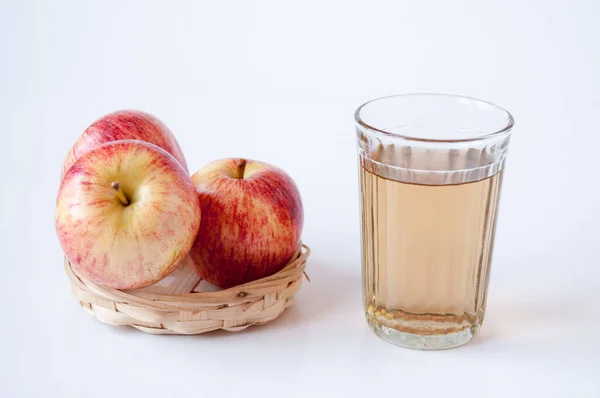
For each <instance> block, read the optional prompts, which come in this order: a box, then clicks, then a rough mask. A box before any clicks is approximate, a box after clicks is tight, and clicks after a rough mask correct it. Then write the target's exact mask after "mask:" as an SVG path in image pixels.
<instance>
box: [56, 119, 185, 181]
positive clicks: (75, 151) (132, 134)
mask: <svg viewBox="0 0 600 398" xmlns="http://www.w3.org/2000/svg"><path fill="white" fill-rule="evenodd" d="M118 140H140V141H145V142H149V143H151V144H154V145H156V146H158V147H160V148H162V149H164V150H165V151H167V152H168V153H170V154H171V155H172V156H173V157H174V158H175V159H177V161H179V163H181V165H182V166H183V168H184V169H185V171H188V168H187V163H186V161H185V158H184V156H183V152H181V148H180V147H179V144H178V143H177V140H176V139H175V136H174V135H173V133H172V132H171V130H169V128H168V127H167V126H166V125H165V124H164V123H162V122H161V121H160V120H159V119H157V118H156V117H154V116H152V115H150V114H148V113H146V112H142V111H137V110H121V111H117V112H113V113H110V114H108V115H105V116H103V117H101V118H100V119H98V120H96V121H95V122H94V123H92V124H91V125H90V126H89V127H88V128H87V129H86V130H85V131H84V132H83V134H81V136H80V137H79V138H78V139H77V141H76V142H75V144H74V145H73V147H72V148H71V150H70V151H69V153H68V154H67V157H66V159H65V161H64V163H63V168H62V174H61V178H62V177H64V175H65V174H66V173H67V171H68V170H69V169H70V168H71V166H73V164H74V163H75V162H76V161H77V159H79V158H80V157H81V156H83V155H84V154H85V153H87V152H89V151H91V150H93V149H95V148H98V147H99V146H101V145H102V144H105V143H107V142H111V141H118Z"/></svg>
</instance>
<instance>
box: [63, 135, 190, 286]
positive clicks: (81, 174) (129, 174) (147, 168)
mask: <svg viewBox="0 0 600 398" xmlns="http://www.w3.org/2000/svg"><path fill="white" fill-rule="evenodd" d="M115 181H118V182H119V189H120V190H121V191H122V192H123V194H124V195H125V196H126V197H127V199H128V200H129V202H130V203H129V204H128V205H127V206H126V205H125V204H124V203H123V202H122V201H121V199H119V197H118V196H117V191H116V190H115V189H113V188H111V183H112V182H115ZM55 221H56V231H57V234H58V238H59V241H60V244H61V246H62V248H63V250H64V252H65V255H66V256H67V258H68V259H69V260H70V261H71V264H72V266H73V268H74V269H75V270H76V271H77V272H78V273H79V274H81V275H82V276H83V277H85V278H87V279H89V280H91V281H93V282H95V283H97V284H98V285H101V286H104V287H108V288H114V289H136V288H141V287H145V286H149V285H151V284H153V283H155V282H157V281H159V280H161V279H162V278H164V277H165V276H166V275H168V274H169V273H171V272H172V271H174V270H175V268H176V267H177V265H179V263H180V262H181V261H182V260H183V259H184V258H185V256H186V255H187V254H188V252H189V250H190V248H191V246H192V244H193V242H194V238H195V237H196V233H197V232H198V227H199V225H200V204H199V203H198V195H197V194H196V192H195V190H194V187H193V185H192V183H191V180H190V177H189V174H188V173H187V172H186V171H185V170H184V168H183V166H181V164H180V163H179V162H178V161H177V160H175V158H173V157H172V156H171V155H169V154H168V153H167V152H166V151H164V150H163V149H161V148H159V147H157V146H156V145H153V144H150V143H146V142H142V141H137V140H124V141H113V142H109V143H106V144H104V145H102V146H100V147H98V148H96V149H94V150H92V151H90V152H87V153H86V154H84V155H83V156H81V157H80V158H79V159H78V160H77V161H76V162H75V164H74V165H73V166H72V167H71V168H70V169H69V171H68V172H67V173H66V175H65V177H64V179H63V181H62V183H61V186H60V190H59V193H58V198H57V201H56V212H55Z"/></svg>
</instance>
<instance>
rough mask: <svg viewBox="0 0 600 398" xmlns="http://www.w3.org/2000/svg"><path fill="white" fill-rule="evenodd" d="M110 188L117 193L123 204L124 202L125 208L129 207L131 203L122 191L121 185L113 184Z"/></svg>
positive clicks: (117, 182) (114, 182)
mask: <svg viewBox="0 0 600 398" xmlns="http://www.w3.org/2000/svg"><path fill="white" fill-rule="evenodd" d="M110 186H111V187H112V189H114V190H115V191H116V192H117V197H118V198H119V199H121V202H123V204H124V205H125V206H128V205H129V201H128V200H127V196H125V194H124V193H123V190H121V185H120V184H119V181H113V182H111V183H110Z"/></svg>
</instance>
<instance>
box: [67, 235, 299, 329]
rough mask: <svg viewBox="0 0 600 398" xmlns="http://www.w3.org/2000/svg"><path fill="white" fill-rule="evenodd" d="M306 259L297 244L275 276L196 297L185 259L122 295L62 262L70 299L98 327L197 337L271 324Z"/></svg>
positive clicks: (195, 281) (196, 281) (289, 299)
mask: <svg viewBox="0 0 600 398" xmlns="http://www.w3.org/2000/svg"><path fill="white" fill-rule="evenodd" d="M309 255H310V249H309V248H308V246H306V245H304V244H302V245H301V246H300V247H299V248H298V250H297V251H296V253H295V254H294V256H293V257H292V260H290V262H289V263H288V264H287V265H286V266H285V267H284V268H283V269H282V270H281V271H279V272H277V273H276V274H274V275H271V276H268V277H266V278H262V279H259V280H256V281H253V282H249V283H245V284H243V285H239V286H235V287H232V288H229V289H225V290H220V291H217V292H214V291H213V292H202V291H200V292H199V291H198V290H200V289H199V285H201V283H200V282H201V278H200V277H199V276H198V275H197V274H196V272H195V270H194V265H193V264H192V262H191V260H190V258H189V257H188V258H186V260H185V261H184V262H183V263H182V264H181V265H180V266H179V268H178V269H177V270H176V271H175V272H173V273H172V274H171V275H169V276H168V277H167V278H165V279H164V280H162V281H161V282H159V283H157V284H155V285H152V286H149V287H147V288H144V289H138V290H128V291H124V290H115V289H108V288H104V287H101V286H99V285H97V284H95V283H93V282H91V281H89V280H86V279H84V278H83V277H82V276H81V275H79V274H77V272H76V271H75V270H74V269H73V268H72V267H71V264H70V262H69V261H68V260H67V259H66V258H65V268H66V271H67V275H68V276H69V279H70V282H71V289H72V291H73V293H74V294H75V297H77V299H78V300H79V302H80V304H81V306H82V307H83V308H84V309H85V310H87V311H88V312H90V313H91V314H93V315H94V316H95V317H96V318H98V320H100V321H101V322H104V323H108V324H111V325H117V326H123V325H127V326H133V327H134V328H137V329H139V330H142V331H144V332H147V333H152V334H200V333H205V332H210V331H213V330H217V329H224V330H228V331H239V330H243V329H246V328H247V327H249V326H251V325H261V324H264V323H267V322H269V321H272V320H273V319H275V318H277V317H278V316H279V315H280V314H281V313H282V312H283V311H284V310H285V309H286V308H288V307H290V306H293V305H294V303H295V302H294V295H295V294H296V292H297V291H298V289H300V285H301V283H302V277H303V275H304V269H305V266H306V259H307V258H308V256H309Z"/></svg>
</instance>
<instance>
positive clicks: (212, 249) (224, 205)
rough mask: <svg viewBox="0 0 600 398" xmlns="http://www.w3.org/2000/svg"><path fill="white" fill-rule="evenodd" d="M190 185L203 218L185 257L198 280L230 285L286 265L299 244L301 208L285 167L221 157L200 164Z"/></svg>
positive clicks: (292, 182)
mask: <svg viewBox="0 0 600 398" xmlns="http://www.w3.org/2000/svg"><path fill="white" fill-rule="evenodd" d="M242 163H243V166H242V167H241V168H240V164H242ZM240 172H241V173H240ZM240 177H241V178H240ZM192 183H193V184H194V187H195V188H196V192H198V196H199V198H200V207H201V209H202V221H201V222H200V229H199V230H198V235H197V236H196V240H195V241H194V245H193V247H192V250H191V251H190V256H191V258H192V260H193V262H194V264H195V266H196V270H197V271H198V273H199V275H200V276H201V277H202V278H204V279H205V280H207V281H208V282H210V283H212V284H215V285H217V286H219V287H222V288H229V287H232V286H237V285H240V284H243V283H246V282H250V281H253V280H256V279H260V278H262V277H266V276H269V275H272V274H274V273H276V272H277V271H279V270H281V269H282V268H283V267H284V266H285V265H286V264H287V263H288V261H289V260H290V259H291V257H292V256H293V255H294V253H295V251H296V249H297V248H298V245H299V244H300V237H301V234H302V227H303V223H304V212H303V208H302V201H301V198H300V193H299V192H298V188H297V187H296V184H295V183H294V181H293V180H292V179H291V178H290V177H289V176H288V175H287V174H286V173H285V172H284V171H282V170H280V169H279V168H277V167H275V166H271V165H269V164H266V163H262V162H257V161H253V160H247V161H246V160H244V159H222V160H217V161H214V162H212V163H210V164H208V165H206V166H204V167H203V168H201V169H200V170H199V171H198V172H196V173H195V174H194V175H193V176H192Z"/></svg>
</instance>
